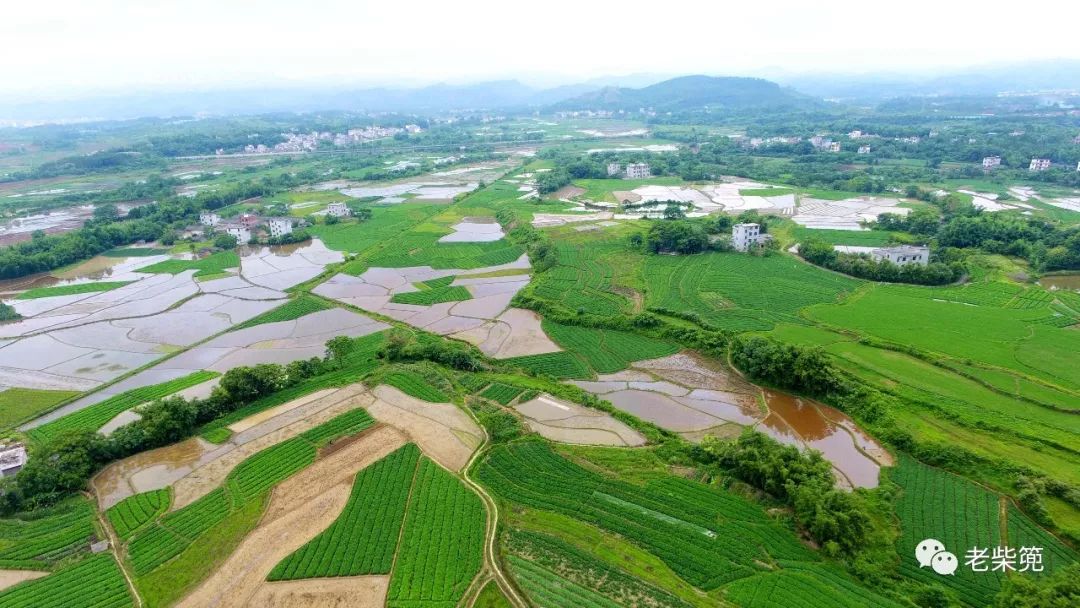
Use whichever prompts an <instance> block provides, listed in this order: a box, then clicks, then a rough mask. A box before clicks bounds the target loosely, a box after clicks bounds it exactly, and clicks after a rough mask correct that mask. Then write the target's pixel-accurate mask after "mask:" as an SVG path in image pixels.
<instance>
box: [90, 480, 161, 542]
mask: <svg viewBox="0 0 1080 608" xmlns="http://www.w3.org/2000/svg"><path fill="white" fill-rule="evenodd" d="M168 508H169V490H167V489H161V490H151V491H149V492H142V493H140V494H135V495H134V496H128V497H127V498H125V499H124V500H121V501H120V502H118V503H116V504H115V505H113V506H112V507H110V508H109V509H108V510H107V511H105V515H107V516H108V518H109V523H111V524H112V527H113V530H115V531H116V535H117V536H119V537H120V539H121V540H127V539H129V538H131V535H132V534H134V533H135V532H136V531H137V530H139V529H140V528H142V527H143V526H144V525H145V524H147V523H149V522H151V521H153V520H155V519H157V518H158V516H159V515H161V514H162V513H164V512H165V510H166V509H168Z"/></svg>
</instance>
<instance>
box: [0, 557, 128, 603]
mask: <svg viewBox="0 0 1080 608" xmlns="http://www.w3.org/2000/svg"><path fill="white" fill-rule="evenodd" d="M132 605H133V604H132V599H131V596H130V595H129V594H128V588H127V584H126V583H125V582H124V577H123V575H122V574H121V573H120V568H119V566H117V564H116V560H115V559H113V556H112V553H101V554H98V555H94V556H91V557H88V558H86V559H84V560H82V561H80V562H79V563H77V564H75V565H73V566H69V567H67V568H64V569H62V570H60V571H59V572H56V573H55V574H51V575H49V576H46V577H44V578H40V579H37V580H33V581H28V582H26V583H23V584H20V585H16V586H14V587H11V588H9V589H5V590H4V591H2V592H0V608H127V607H129V606H132Z"/></svg>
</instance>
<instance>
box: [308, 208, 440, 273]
mask: <svg viewBox="0 0 1080 608" xmlns="http://www.w3.org/2000/svg"><path fill="white" fill-rule="evenodd" d="M441 210H442V207H440V206H438V205H421V204H416V203H405V204H401V205H392V206H388V207H372V209H371V212H372V217H371V219H370V220H367V221H363V222H361V221H357V220H346V221H342V222H341V223H338V224H333V225H326V224H317V225H315V226H312V227H311V228H310V232H311V233H312V234H313V235H314V236H317V237H319V238H320V239H321V240H322V242H323V243H324V244H325V245H326V246H327V247H329V248H330V249H335V250H337V251H348V252H350V253H354V254H364V253H367V252H369V251H370V250H371V249H373V248H375V247H378V246H379V245H382V244H384V243H386V242H388V241H391V240H393V239H394V238H396V237H397V236H398V235H400V234H402V233H404V232H406V231H407V230H409V228H411V227H412V226H415V225H416V224H419V223H421V222H423V221H424V220H426V219H427V218H429V217H431V216H432V215H434V214H436V213H438V212H439V211H441ZM357 274H359V273H357Z"/></svg>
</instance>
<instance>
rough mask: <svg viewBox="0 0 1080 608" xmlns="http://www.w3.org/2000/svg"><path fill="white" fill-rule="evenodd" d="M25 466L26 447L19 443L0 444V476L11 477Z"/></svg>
mask: <svg viewBox="0 0 1080 608" xmlns="http://www.w3.org/2000/svg"><path fill="white" fill-rule="evenodd" d="M24 466H26V447H25V446H23V444H21V443H16V444H12V445H3V446H0V477H11V476H12V475H14V474H16V473H18V472H19V471H20V470H22V468H23V467H24Z"/></svg>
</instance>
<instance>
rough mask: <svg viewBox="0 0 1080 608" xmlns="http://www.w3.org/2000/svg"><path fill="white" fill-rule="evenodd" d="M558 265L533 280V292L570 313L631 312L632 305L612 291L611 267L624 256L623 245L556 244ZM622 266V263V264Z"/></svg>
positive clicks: (625, 252)
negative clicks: (534, 283) (534, 281)
mask: <svg viewBox="0 0 1080 608" xmlns="http://www.w3.org/2000/svg"><path fill="white" fill-rule="evenodd" d="M556 248H557V252H558V260H559V263H558V265H556V266H555V267H554V268H551V269H550V270H548V271H547V272H544V273H540V274H538V275H537V277H536V286H535V287H534V288H533V293H534V294H535V295H536V296H537V297H539V298H543V299H545V300H549V301H552V302H556V303H558V304H561V305H562V306H564V307H566V308H567V309H568V310H570V311H577V310H581V311H584V312H587V313H591V314H595V315H617V314H622V313H626V312H632V305H631V304H632V303H631V302H630V300H628V299H627V298H626V297H625V296H623V295H620V294H618V293H616V292H615V291H614V286H613V284H612V277H614V276H615V268H614V266H613V264H615V263H617V262H618V259H619V257H625V256H626V255H628V253H627V251H626V246H625V245H624V244H622V243H617V242H612V241H609V240H594V241H589V242H586V243H579V242H563V241H557V242H556ZM623 263H625V260H624V261H623Z"/></svg>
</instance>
